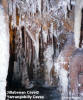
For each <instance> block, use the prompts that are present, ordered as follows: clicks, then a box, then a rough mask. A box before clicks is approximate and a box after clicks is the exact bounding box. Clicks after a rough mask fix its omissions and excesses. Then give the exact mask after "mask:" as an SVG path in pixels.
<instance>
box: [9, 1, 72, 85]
mask: <svg viewBox="0 0 83 100" xmlns="http://www.w3.org/2000/svg"><path fill="white" fill-rule="evenodd" d="M67 8H68V9H69V10H70V0H59V1H58V0H56V1H55V0H14V1H13V0H9V18H10V44H11V56H12V55H15V59H14V64H13V65H14V75H13V77H14V78H17V80H21V83H22V79H23V81H24V79H25V80H26V78H24V77H27V80H28V81H29V80H33V79H34V80H37V79H40V78H41V79H42V80H44V83H45V84H46V85H50V86H51V85H53V84H54V83H53V80H54V78H53V76H55V74H56V73H55V72H53V74H52V70H53V71H54V62H55V61H56V58H57V57H58V55H59V53H60V51H61V49H62V48H63V45H64V43H65V41H66V39H67V33H68V32H70V31H73V24H72V25H71V23H70V22H72V19H70V18H67V13H68V12H67ZM65 18H67V19H65ZM16 41H18V43H17V42H16ZM23 51H24V52H23ZM23 63H24V64H23ZM23 66H24V67H23ZM25 66H26V67H25ZM22 69H23V71H22ZM25 71H26V72H25ZM18 72H19V74H18ZM23 73H26V75H24V74H23ZM31 73H32V74H31ZM22 75H23V76H22ZM21 76H22V78H21ZM28 78H29V79H28ZM55 80H56V78H55ZM22 84H23V83H22Z"/></svg>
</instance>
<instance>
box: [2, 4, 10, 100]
mask: <svg viewBox="0 0 83 100" xmlns="http://www.w3.org/2000/svg"><path fill="white" fill-rule="evenodd" d="M8 66H9V29H8V18H7V15H6V14H5V10H4V8H3V7H2V6H1V5H0V99H1V100H5V98H6V78H7V74H8Z"/></svg>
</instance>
